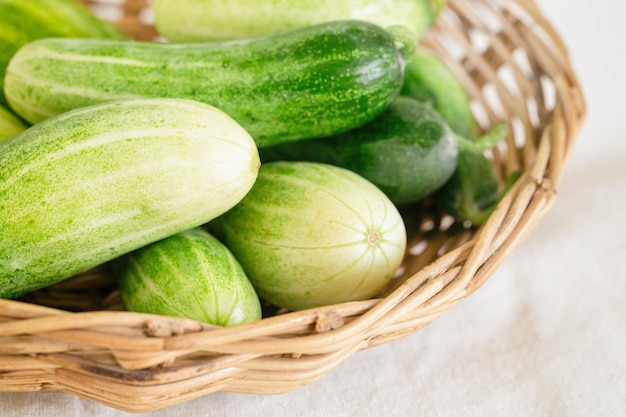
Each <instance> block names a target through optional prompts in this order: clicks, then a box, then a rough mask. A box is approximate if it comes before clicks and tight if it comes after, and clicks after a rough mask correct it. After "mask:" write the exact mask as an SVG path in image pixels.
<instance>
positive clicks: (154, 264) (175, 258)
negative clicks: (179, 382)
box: [111, 227, 261, 327]
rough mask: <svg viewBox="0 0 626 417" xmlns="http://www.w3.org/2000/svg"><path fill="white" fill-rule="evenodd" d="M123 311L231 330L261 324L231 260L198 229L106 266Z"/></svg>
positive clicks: (258, 307)
mask: <svg viewBox="0 0 626 417" xmlns="http://www.w3.org/2000/svg"><path fill="white" fill-rule="evenodd" d="M111 264H112V265H113V268H114V270H115V272H116V274H117V276H118V282H119V288H120V293H121V295H122V299H123V300H124V304H125V306H126V308H127V309H128V310H129V311H135V312H140V313H150V314H161V315H164V316H172V317H183V318H188V319H193V320H199V321H202V322H205V323H209V324H215V325H218V326H224V327H228V326H234V325H236V324H242V323H249V322H253V321H256V320H260V319H261V303H260V301H259V297H258V296H257V294H256V292H255V291H254V288H253V287H252V284H251V283H250V281H249V280H248V277H247V276H246V274H245V272H244V270H243V269H242V267H241V265H240V264H239V262H238V261H237V259H235V257H234V256H233V254H232V253H231V252H230V251H229V250H228V248H226V247H225V246H224V245H223V244H222V243H220V242H219V241H218V240H217V239H216V238H214V237H213V236H211V235H210V234H209V233H207V232H206V231H205V230H204V229H202V228H200V227H197V228H193V229H190V230H186V231H184V232H181V233H177V234H175V235H173V236H170V237H167V238H165V239H163V240H160V241H158V242H155V243H152V244H150V245H148V246H145V247H143V248H140V249H137V250H136V251H133V252H131V253H129V254H126V255H124V256H122V257H120V258H118V259H115V260H114V261H113V262H112V263H111Z"/></svg>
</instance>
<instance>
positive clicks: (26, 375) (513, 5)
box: [0, 0, 585, 412]
mask: <svg viewBox="0 0 626 417" xmlns="http://www.w3.org/2000/svg"><path fill="white" fill-rule="evenodd" d="M85 3H88V4H90V6H91V7H93V10H94V12H95V13H96V14H98V15H99V16H101V17H104V18H109V19H111V20H115V21H116V22H117V24H118V25H119V26H120V27H121V28H123V29H125V30H127V31H128V32H129V33H131V34H132V35H133V36H134V37H135V38H138V39H139V38H141V39H153V38H154V37H155V36H156V32H155V31H154V28H153V27H152V26H151V25H150V18H151V14H150V8H149V7H150V6H149V3H148V2H146V1H145V0H144V1H141V0H127V1H126V2H119V1H116V2H111V1H104V0H102V1H93V0H92V1H85ZM115 8H121V9H122V10H123V12H122V13H119V10H114V9H115ZM117 18H120V19H117ZM116 19H117V20H116ZM423 43H424V45H426V46H427V47H428V48H430V49H431V50H433V51H435V52H436V53H437V54H438V55H439V56H440V57H442V58H443V59H444V61H445V62H446V63H447V64H448V65H449V66H450V67H451V68H452V69H453V71H455V73H456V74H457V76H458V77H459V79H460V80H461V81H462V82H463V84H464V85H465V87H466V88H467V91H468V92H469V93H470V95H471V96H472V98H473V105H474V109H475V113H476V116H477V118H478V120H479V121H480V123H481V125H482V126H483V128H487V127H488V126H490V125H492V124H494V123H496V122H498V121H507V122H509V123H510V125H511V126H512V130H511V131H512V133H511V134H510V136H509V137H508V138H507V140H506V143H503V144H502V145H501V146H499V147H498V148H497V149H495V150H494V151H493V152H492V154H491V156H492V157H493V158H492V159H493V163H494V165H495V166H496V168H497V171H498V173H499V175H500V178H501V179H504V178H505V177H506V176H507V175H508V174H509V173H511V172H512V171H514V170H520V171H521V172H522V173H523V174H522V177H521V178H520V179H519V180H518V181H517V183H516V184H515V186H514V187H513V188H512V189H511V190H510V192H509V193H508V194H507V196H506V198H505V199H504V200H503V201H502V202H501V203H500V204H499V206H498V207H497V209H496V211H495V212H494V213H493V214H492V216H491V217H490V219H489V221H488V222H487V223H486V224H485V225H484V226H483V227H481V228H480V229H478V230H475V229H473V228H470V227H467V226H466V225H463V224H458V223H455V222H453V221H451V219H450V218H449V217H447V216H445V215H440V214H438V213H436V212H433V211H432V210H430V209H429V206H428V205H427V204H422V205H419V206H416V207H413V208H412V209H411V210H407V211H406V212H405V213H403V214H404V216H405V219H406V224H407V227H408V229H409V245H408V249H407V254H406V257H405V261H404V263H403V265H402V267H401V269H400V271H398V274H397V277H396V278H394V279H393V281H392V283H391V284H390V286H389V287H388V288H386V289H385V291H384V293H382V294H381V295H380V297H378V298H376V299H372V300H368V301H363V302H352V303H345V304H340V305H333V306H328V307H323V308H317V309H312V310H307V311H301V312H295V313H289V312H287V313H285V312H281V311H275V310H271V309H268V310H267V311H266V312H265V318H264V319H263V320H261V321H259V322H256V323H252V324H248V325H242V326H238V327H233V328H216V327H212V326H208V325H206V324H202V323H198V322H195V321H189V320H183V319H175V318H169V317H160V316H152V315H145V314H137V313H129V312H126V311H122V310H123V306H122V304H121V302H120V298H119V295H118V294H117V292H116V288H115V280H114V279H113V278H112V276H111V274H110V273H109V272H108V270H107V268H106V266H103V267H101V268H98V269H96V270H94V271H90V272H89V273H85V274H82V275H81V276H79V277H76V278H73V279H71V280H68V281H64V282H62V283H59V284H57V285H54V286H52V287H49V288H46V289H44V290H41V291H37V292H35V293H32V294H29V295H28V296H27V297H23V298H22V299H20V300H12V301H9V300H0V391H38V390H59V391H64V392H67V393H71V394H73V395H76V396H79V397H83V398H87V399H89V400H92V401H95V402H98V403H102V404H106V405H109V406H111V407H114V408H118V409H121V410H125V411H135V412H142V411H150V410H156V409H160V408H164V407H167V406H171V405H174V404H177V403H181V402H184V401H187V400H190V399H192V398H196V397H199V396H204V395H206V394H209V393H211V392H215V391H231V392H239V393H254V394H276V393H283V392H287V391H290V390H293V389H295V388H298V387H301V386H304V385H306V384H308V383H310V382H312V381H314V380H316V379H317V378H319V377H321V376H322V375H324V374H325V373H326V372H327V371H329V370H330V369H332V368H333V367H335V366H336V365H338V364H339V363H341V362H342V361H343V360H344V359H346V358H347V357H349V356H350V355H351V354H352V353H354V352H356V351H358V350H362V349H367V348H371V347H374V346H377V345H380V344H383V343H388V342H391V341H393V340H396V339H399V338H401V337H404V336H407V335H410V334H412V333H414V332H416V331H417V330H419V329H421V328H422V327H424V326H426V325H428V324H429V323H430V322H432V321H433V320H434V319H435V318H437V317H438V316H439V315H441V314H443V313H444V312H445V311H446V310H448V309H449V308H451V307H452V306H453V305H455V304H456V303H457V302H459V301H460V300H462V299H463V298H465V297H467V296H469V295H471V294H472V293H473V292H474V291H476V290H477V289H478V288H479V287H480V286H481V285H482V284H483V283H484V282H485V281H486V280H487V279H488V278H489V276H490V275H491V274H492V273H493V272H494V270H495V269H496V268H497V267H498V265H500V264H501V262H502V261H503V260H504V259H505V258H506V257H507V255H508V254H509V253H510V252H511V251H512V250H513V249H514V248H515V247H516V245H517V244H518V243H519V242H520V241H521V240H522V238H524V236H526V235H527V233H528V232H529V231H531V230H532V229H533V228H534V227H535V226H536V225H537V223H538V221H539V220H540V219H541V218H542V217H543V216H544V214H545V213H546V212H547V210H548V209H549V208H550V206H551V204H552V202H553V200H554V198H555V196H556V190H557V188H558V185H559V179H560V177H561V174H562V170H563V167H564V164H565V162H566V159H567V157H568V155H569V154H570V151H571V148H572V144H573V140H574V137H575V136H576V134H577V132H578V130H579V128H580V126H581V123H582V122H583V120H584V118H585V101H584V97H583V95H582V93H581V90H580V88H579V84H578V81H577V79H576V76H575V74H574V72H573V71H572V68H571V65H570V61H569V58H568V55H567V51H566V49H565V47H564V46H563V44H562V43H561V41H560V39H559V37H558V36H557V34H556V33H555V31H554V30H553V28H552V27H551V26H550V24H549V23H548V22H547V21H546V20H545V19H544V17H543V16H542V14H541V12H540V10H539V9H538V8H537V6H536V5H535V3H534V2H533V1H532V0H450V1H449V4H448V6H447V8H446V9H445V10H444V12H443V13H442V15H441V17H440V19H439V20H438V22H437V24H436V26H435V27H434V28H433V29H432V30H431V31H430V33H429V35H428V36H427V38H426V39H425V40H424V41H423Z"/></svg>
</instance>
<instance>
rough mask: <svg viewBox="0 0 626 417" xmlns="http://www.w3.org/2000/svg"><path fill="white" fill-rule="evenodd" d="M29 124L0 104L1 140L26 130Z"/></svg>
mask: <svg viewBox="0 0 626 417" xmlns="http://www.w3.org/2000/svg"><path fill="white" fill-rule="evenodd" d="M27 127H28V126H26V124H25V123H24V122H23V121H22V120H20V119H19V118H18V117H17V116H15V114H13V112H11V111H10V110H8V109H7V108H5V107H4V106H2V105H1V104H0V142H2V141H3V140H5V139H8V138H10V137H11V136H14V135H17V134H18V133H21V132H23V131H24V130H26V128H27Z"/></svg>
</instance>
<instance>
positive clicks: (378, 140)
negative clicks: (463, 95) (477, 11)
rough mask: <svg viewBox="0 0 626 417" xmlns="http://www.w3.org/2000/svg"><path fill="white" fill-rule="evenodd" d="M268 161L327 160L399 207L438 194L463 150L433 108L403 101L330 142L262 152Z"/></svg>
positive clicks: (310, 142) (288, 145)
mask: <svg viewBox="0 0 626 417" xmlns="http://www.w3.org/2000/svg"><path fill="white" fill-rule="evenodd" d="M260 155H261V160H262V161H263V162H269V161H275V160H291V161H294V160H301V161H315V162H324V163H328V164H332V165H337V166H340V167H343V168H346V169H349V170H351V171H354V172H356V173H358V174H359V175H361V176H363V177H364V178H365V179H367V180H369V181H370V182H372V183H373V184H374V185H376V186H377V187H378V188H380V190H381V191H383V192H384V193H385V194H386V195H387V197H389V198H390V199H391V201H393V202H394V203H395V204H399V205H401V204H407V203H412V202H415V201H417V200H420V199H422V198H424V197H426V196H427V195H430V194H431V193H433V192H435V191H436V190H438V189H439V188H441V187H442V186H443V184H445V183H446V181H447V180H448V179H449V178H450V177H451V175H452V174H453V172H454V170H455V168H456V165H457V155H458V146H457V142H456V139H455V137H454V135H453V133H452V131H451V130H450V128H449V127H448V125H447V123H446V121H445V120H444V119H443V118H442V117H441V115H440V114H439V113H438V112H437V111H436V110H434V109H433V108H432V106H430V105H429V104H426V103H422V102H420V101H417V100H415V99H412V98H409V97H398V98H396V100H395V101H394V102H393V103H391V105H390V106H389V107H388V108H387V109H386V110H385V111H384V112H383V113H382V114H380V115H379V116H378V117H376V118H375V119H374V120H372V121H371V122H369V123H367V124H365V125H363V126H361V127H359V128H357V129H354V130H351V131H349V132H346V133H342V134H339V135H335V136H332V137H328V138H320V139H311V140H306V141H301V142H294V143H285V144H282V145H276V146H272V147H268V148H263V149H261V150H260Z"/></svg>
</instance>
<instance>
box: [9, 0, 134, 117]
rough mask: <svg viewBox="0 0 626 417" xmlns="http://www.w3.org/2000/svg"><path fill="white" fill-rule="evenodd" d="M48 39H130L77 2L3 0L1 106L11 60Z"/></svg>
mask: <svg viewBox="0 0 626 417" xmlns="http://www.w3.org/2000/svg"><path fill="white" fill-rule="evenodd" d="M49 37H88V38H105V39H120V40H121V39H126V38H127V37H126V35H125V34H124V33H123V32H121V31H120V30H119V29H117V28H116V27H115V26H113V25H112V24H111V23H109V22H105V21H102V20H99V19H98V18H96V17H95V16H94V15H93V14H91V12H90V11H89V9H87V8H86V7H85V6H84V5H82V4H80V3H78V2H77V1H76V0H0V104H4V105H6V104H7V102H6V100H5V98H4V93H3V91H2V90H3V89H2V85H3V79H4V73H5V71H6V67H7V65H8V63H9V61H10V59H11V57H12V56H13V55H14V54H15V52H17V50H18V49H19V48H20V47H22V46H23V45H26V44H27V43H29V42H32V41H34V40H37V39H42V38H49Z"/></svg>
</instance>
